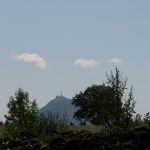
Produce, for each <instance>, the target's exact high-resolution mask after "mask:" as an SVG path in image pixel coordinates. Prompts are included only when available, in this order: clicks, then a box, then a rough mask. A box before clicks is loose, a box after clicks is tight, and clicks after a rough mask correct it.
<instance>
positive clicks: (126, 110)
mask: <svg viewBox="0 0 150 150" xmlns="http://www.w3.org/2000/svg"><path fill="white" fill-rule="evenodd" d="M106 76H107V81H106V82H104V83H103V84H100V85H92V86H91V87H88V88H87V89H86V90H85V91H84V92H80V93H79V94H76V95H75V96H74V97H73V100H72V104H73V105H75V107H76V108H77V111H76V112H75V114H74V118H76V119H77V120H79V121H80V122H81V124H86V123H87V122H88V123H91V124H94V125H102V126H104V127H105V128H117V129H121V128H124V129H125V128H133V127H136V126H141V125H144V126H147V127H150V114H149V112H148V113H146V114H145V115H144V117H142V115H140V114H139V113H137V112H135V104H136V101H135V100H134V95H133V87H130V88H129V89H128V88H127V79H126V78H123V75H122V74H121V72H120V71H119V70H118V68H115V72H113V71H111V72H110V74H106ZM7 106H8V114H7V115H5V118H6V123H5V124H6V125H7V129H8V132H9V134H10V136H11V137H13V138H18V137H23V136H40V137H44V138H45V137H46V138H47V137H48V138H51V136H53V135H54V134H58V133H62V132H64V131H66V130H67V128H68V125H69V122H68V120H67V116H66V115H63V116H62V115H59V114H57V113H55V114H53V113H49V114H47V115H44V114H41V113H40V112H39V109H38V106H37V103H36V100H33V101H31V100H30V98H29V93H28V92H26V91H24V90H23V89H20V88H19V89H18V90H17V91H16V93H15V95H14V96H11V97H10V99H9V103H8V105H7Z"/></svg>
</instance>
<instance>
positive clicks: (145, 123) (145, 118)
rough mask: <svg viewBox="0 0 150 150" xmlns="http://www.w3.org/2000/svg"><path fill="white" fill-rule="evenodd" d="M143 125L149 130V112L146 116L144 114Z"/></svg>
mask: <svg viewBox="0 0 150 150" xmlns="http://www.w3.org/2000/svg"><path fill="white" fill-rule="evenodd" d="M143 124H144V125H145V126H147V127H148V128H149V127H150V113H149V112H147V113H146V114H144V118H143Z"/></svg>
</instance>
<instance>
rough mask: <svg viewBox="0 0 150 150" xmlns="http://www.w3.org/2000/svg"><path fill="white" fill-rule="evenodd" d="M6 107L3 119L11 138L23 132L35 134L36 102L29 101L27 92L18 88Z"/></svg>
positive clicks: (36, 119)
mask: <svg viewBox="0 0 150 150" xmlns="http://www.w3.org/2000/svg"><path fill="white" fill-rule="evenodd" d="M7 106H8V109H9V110H8V114H7V115H5V118H6V121H7V122H8V128H9V131H10V133H11V135H12V136H14V137H18V136H20V134H21V133H23V132H24V133H25V132H26V133H30V134H35V133H36V132H35V131H36V127H37V125H36V124H37V122H38V114H39V112H38V108H37V104H36V101H35V100H34V101H33V102H31V101H30V99H29V93H28V92H25V91H23V90H22V89H20V88H19V89H18V91H17V92H16V93H15V96H14V97H13V96H11V97H10V98H9V103H8V105H7Z"/></svg>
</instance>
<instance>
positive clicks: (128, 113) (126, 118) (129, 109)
mask: <svg viewBox="0 0 150 150" xmlns="http://www.w3.org/2000/svg"><path fill="white" fill-rule="evenodd" d="M134 108H135V101H134V97H133V88H132V87H131V88H130V91H129V95H128V99H127V100H125V103H124V106H123V109H124V113H123V123H122V126H123V127H124V128H128V127H132V126H134V121H133V115H134V113H135V110H134Z"/></svg>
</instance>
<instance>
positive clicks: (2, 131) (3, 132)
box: [0, 125, 8, 138]
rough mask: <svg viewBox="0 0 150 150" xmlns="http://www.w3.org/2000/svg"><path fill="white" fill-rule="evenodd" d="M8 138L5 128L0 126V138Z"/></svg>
mask: <svg viewBox="0 0 150 150" xmlns="http://www.w3.org/2000/svg"><path fill="white" fill-rule="evenodd" d="M4 137H8V132H7V128H6V126H4V125H0V138H4Z"/></svg>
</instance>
